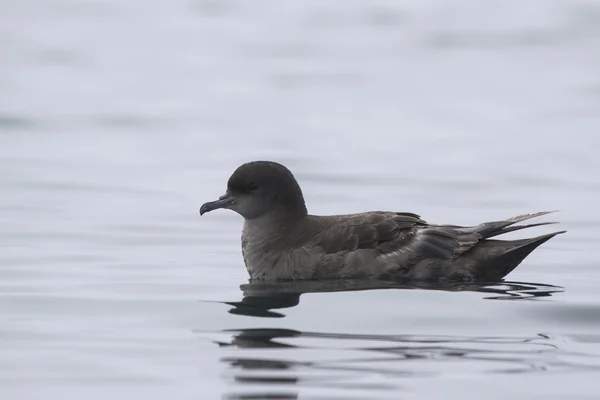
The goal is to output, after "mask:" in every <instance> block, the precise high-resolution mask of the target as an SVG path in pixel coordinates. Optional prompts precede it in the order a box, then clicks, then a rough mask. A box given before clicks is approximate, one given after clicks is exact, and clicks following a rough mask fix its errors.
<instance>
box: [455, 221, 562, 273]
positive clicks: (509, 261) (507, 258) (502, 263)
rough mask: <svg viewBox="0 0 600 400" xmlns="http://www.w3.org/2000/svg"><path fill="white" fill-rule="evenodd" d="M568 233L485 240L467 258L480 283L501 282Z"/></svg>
mask: <svg viewBox="0 0 600 400" xmlns="http://www.w3.org/2000/svg"><path fill="white" fill-rule="evenodd" d="M565 232H566V231H559V232H553V233H549V234H546V235H542V236H538V237H534V238H529V239H520V240H510V241H508V240H485V241H483V242H482V243H481V244H480V245H479V246H476V248H474V250H476V251H474V252H472V254H470V255H469V256H467V258H469V259H470V261H471V262H472V263H473V264H471V268H473V270H472V271H471V273H473V274H474V275H476V277H477V280H480V281H499V280H501V279H502V278H504V277H505V276H506V275H508V274H509V273H510V272H512V271H513V270H514V269H515V268H516V267H517V266H518V265H519V264H520V263H521V262H522V261H523V260H524V259H525V257H527V256H528V255H529V254H530V253H531V252H532V251H533V250H535V249H536V248H537V247H538V246H540V245H541V244H542V243H545V242H547V241H548V240H550V239H552V238H553V237H554V236H556V235H559V234H561V233H565Z"/></svg>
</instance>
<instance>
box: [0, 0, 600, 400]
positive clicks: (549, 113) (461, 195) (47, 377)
mask: <svg viewBox="0 0 600 400" xmlns="http://www.w3.org/2000/svg"><path fill="white" fill-rule="evenodd" d="M451 3H452V4H450V3H449V2H446V1H442V0H432V1H428V2H420V1H419V2H416V1H411V2H401V3H397V2H386V1H382V0H380V1H370V2H366V1H365V2H359V1H354V0H352V1H345V2H343V4H341V3H339V2H322V1H312V2H311V1H288V2H279V1H253V2H244V1H241V0H240V1H235V0H226V1H200V0H190V1H183V0H178V1H171V2H161V1H142V0H136V1H121V2H119V1H114V0H113V1H107V2H78V1H73V0H71V1H69V0H44V1H41V0H37V1H35V0H26V1H9V2H5V4H3V7H2V8H3V10H2V13H0V33H1V35H2V37H3V38H4V40H3V41H2V44H1V45H0V93H2V94H1V95H0V190H1V192H0V193H1V196H0V353H1V354H2V356H1V357H0V397H2V398H4V399H27V400H29V399H80V398H86V399H106V398H133V396H135V397H136V398H137V397H140V398H145V399H166V398H173V399H200V398H201V399H205V398H206V399H219V398H225V399H267V398H270V399H275V398H277V399H296V398H298V399H413V398H419V399H422V398H428V399H429V398H431V399H434V398H445V399H450V398H452V399H458V398H460V399H481V398H485V399H507V398H519V399H520V398H526V399H538V398H539V399H542V398H543V399H565V398H573V399H595V398H597V393H598V388H599V387H600V386H599V384H598V377H599V376H600V265H599V262H598V261H599V258H598V254H597V252H598V243H599V239H600V216H599V214H598V211H597V210H598V208H597V205H598V204H600V178H599V177H600V159H599V158H598V156H597V154H598V148H599V147H600V136H598V132H600V74H599V73H598V71H600V28H599V27H600V2H598V1H567V0H556V1H552V2H547V1H543V2H542V1H539V2H526V3H523V2H516V1H508V2H507V1H499V0H498V1H496V0H493V1H487V2H476V1H474V0H471V1H462V2H451ZM252 159H274V160H277V161H280V162H283V163H284V164H286V165H288V166H289V167H290V168H291V169H292V170H293V171H294V172H295V174H296V175H297V178H298V179H299V181H300V183H301V185H302V187H303V189H304V191H305V196H306V200H307V203H308V206H309V210H310V211H311V212H312V213H316V214H330V213H346V212H358V211H367V210H374V209H387V210H399V211H412V212H417V213H419V214H421V215H422V216H423V218H425V219H426V220H429V221H432V222H439V223H457V224H475V223H479V222H481V221H483V220H490V219H499V218H506V217H510V216H513V215H516V214H520V213H523V212H533V211H539V210H546V209H560V210H562V212H561V213H559V214H555V215H553V216H551V217H552V219H557V220H560V221H561V228H564V229H568V230H569V232H568V233H567V234H566V235H562V236H560V237H557V238H555V239H553V240H552V241H550V242H548V243H547V244H545V245H544V246H542V247H541V248H540V249H539V250H537V251H536V252H534V253H533V254H532V255H531V256H530V257H529V258H527V260H526V261H525V262H524V263H523V264H522V265H521V266H520V267H519V268H518V269H517V270H515V271H514V272H513V273H512V274H510V275H509V276H508V278H507V279H508V280H509V281H510V282H507V283H503V284H487V285H471V286H452V287H444V288H439V287H435V288H433V287H403V286H400V285H394V284H392V283H389V282H380V283H377V284H374V283H366V282H353V281H350V282H336V283H302V284H285V285H276V286H273V285H249V284H248V282H247V274H246V271H245V268H244V266H243V262H242V258H241V252H240V244H239V233H240V228H241V220H240V218H239V217H237V216H236V215H234V214H233V213H227V212H215V213H211V214H208V215H206V216H204V217H202V218H200V217H199V216H198V207H199V206H200V205H201V204H202V203H203V202H205V201H208V200H212V199H214V198H216V197H217V196H219V195H220V194H221V193H222V192H223V190H224V188H225V182H226V179H227V177H228V176H229V174H230V173H231V172H232V170H233V169H234V168H235V167H236V166H237V165H238V164H240V163H241V162H244V161H248V160H252ZM546 220H548V219H546ZM547 228H548V227H544V228H539V229H538V230H537V231H535V232H532V234H541V233H544V232H547V231H549V230H550V229H553V227H550V228H548V229H547Z"/></svg>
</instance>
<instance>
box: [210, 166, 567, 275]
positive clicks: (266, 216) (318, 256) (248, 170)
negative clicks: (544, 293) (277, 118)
mask: <svg viewBox="0 0 600 400" xmlns="http://www.w3.org/2000/svg"><path fill="white" fill-rule="evenodd" d="M219 208H225V209H229V210H233V211H235V212H237V213H238V214H240V215H241V216H242V217H244V228H243V231H242V254H243V257H244V262H245V264H246V268H247V270H248V273H249V274H250V278H251V279H252V280H324V279H379V280H427V281H462V282H477V281H485V282H491V281H500V280H501V279H502V278H504V277H505V276H506V275H507V274H508V273H510V272H511V271H512V270H513V269H515V268H516V267H517V266H518V265H519V264H520V263H521V261H523V259H524V258H525V257H527V256H528V255H529V253H531V252H532V251H533V250H534V249H535V248H537V247H538V246H539V245H541V244H542V243H544V242H546V241H547V240H549V239H551V238H553V237H554V236H556V235H558V234H560V233H564V232H565V231H559V232H553V233H549V234H546V235H542V236H538V237H534V238H528V239H520V240H497V239H492V238H493V237H496V236H498V235H501V234H504V233H508V232H513V231H517V230H521V229H525V228H530V227H533V226H540V225H547V224H552V223H554V222H541V223H534V224H525V225H516V224H517V223H519V222H522V221H525V220H529V219H531V218H535V217H539V216H542V215H545V214H548V213H550V212H552V211H545V212H538V213H534V214H524V215H519V216H517V217H513V218H509V219H506V220H502V221H494V222H484V223H482V224H479V225H477V226H457V225H434V224H429V223H427V222H425V221H424V220H423V219H421V217H420V216H419V215H417V214H413V213H409V212H389V211H371V212H364V213H359V214H347V215H331V216H318V215H310V214H308V212H307V209H306V205H305V203H304V196H303V195H302V190H301V189H300V185H299V184H298V182H297V181H296V179H295V178H294V176H293V175H292V173H291V172H290V171H289V170H288V169H287V168H286V167H285V166H283V165H281V164H278V163H276V162H272V161H253V162H249V163H246V164H243V165H241V166H240V167H238V168H237V169H236V170H235V172H234V173H233V174H232V175H231V177H230V178H229V181H228V182H227V191H226V193H225V194H224V195H223V196H221V197H219V199H218V200H216V201H211V202H208V203H205V204H204V205H202V207H201V208H200V215H202V214H204V213H207V212H209V211H212V210H216V209H219Z"/></svg>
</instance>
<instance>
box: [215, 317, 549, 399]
mask: <svg viewBox="0 0 600 400" xmlns="http://www.w3.org/2000/svg"><path fill="white" fill-rule="evenodd" d="M222 333H228V334H230V335H231V341H230V342H228V343H219V344H220V345H221V346H227V347H230V348H232V349H233V351H232V352H230V354H231V355H230V356H226V357H223V358H221V362H223V363H225V364H227V365H228V366H229V367H230V368H231V369H232V372H233V373H232V378H233V379H234V381H235V382H237V383H239V384H242V385H244V386H241V388H243V387H246V385H247V384H254V385H257V384H258V385H260V386H259V387H260V388H261V389H262V391H261V392H260V395H259V397H256V398H286V399H287V398H297V397H296V396H297V394H298V392H297V391H296V390H295V389H297V388H298V387H312V388H320V387H323V388H325V387H327V388H333V387H337V388H338V389H341V390H355V389H359V390H367V391H397V390H401V389H402V380H401V379H402V378H435V377H437V376H439V375H442V374H443V373H444V372H445V371H446V368H447V367H445V365H446V364H445V363H444V361H445V362H455V361H459V360H460V361H461V362H465V363H467V365H468V363H472V364H471V365H474V364H476V365H480V366H481V367H480V368H484V369H486V372H488V373H503V374H507V373H510V374H513V373H528V372H537V371H540V370H544V369H546V368H547V364H548V365H550V364H552V362H553V357H552V355H553V354H555V352H556V351H557V349H558V348H557V346H556V344H555V343H554V340H553V339H552V338H551V337H549V336H546V335H543V334H538V335H533V336H530V337H460V336H434V335H432V336H427V335H406V334H398V335H366V334H343V333H324V332H307V331H295V330H290V329H279V328H259V329H256V328H252V329H232V330H224V331H222ZM307 339H309V341H308V342H307ZM286 341H287V342H292V343H293V342H297V344H289V343H284V342H286ZM345 342H347V343H348V345H347V346H342V347H340V344H342V343H345ZM307 343H313V345H310V344H307ZM330 344H335V346H334V348H336V349H338V352H337V354H335V355H334V356H333V357H331V356H329V357H326V356H323V355H322V351H323V350H324V349H328V347H329V345H330ZM239 350H243V351H244V352H243V353H239V352H238V351H239ZM271 350H276V351H275V352H273V353H271ZM282 350H283V351H284V352H282ZM267 351H268V352H267ZM289 351H294V352H300V353H302V354H305V355H309V357H308V358H307V357H294V355H293V354H292V353H289ZM330 354H331V353H330ZM428 361H431V363H428ZM365 376H385V377H387V378H390V379H386V381H385V382H368V381H364V380H362V379H361V378H362V377H365ZM270 385H275V386H274V387H275V388H280V387H287V388H288V389H290V391H289V392H287V393H281V392H280V393H277V394H275V393H273V392H270V391H269V387H270ZM283 395H285V397H278V396H283ZM248 396H250V397H248ZM251 396H252V394H250V393H248V392H245V393H243V394H237V395H231V396H229V397H228V398H230V399H247V398H254V397H251ZM260 396H263V397H260ZM270 396H274V397H270Z"/></svg>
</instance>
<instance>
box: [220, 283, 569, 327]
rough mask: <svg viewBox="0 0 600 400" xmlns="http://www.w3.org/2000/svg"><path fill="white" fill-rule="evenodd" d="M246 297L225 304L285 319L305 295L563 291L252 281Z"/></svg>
mask: <svg viewBox="0 0 600 400" xmlns="http://www.w3.org/2000/svg"><path fill="white" fill-rule="evenodd" d="M240 289H241V291H242V294H243V298H242V300H240V301H233V302H225V304H228V305H230V306H233V308H232V309H230V310H229V312H230V313H231V314H239V315H247V316H254V317H267V318H283V317H285V315H284V314H282V313H279V312H276V311H272V310H277V309H283V308H291V307H295V306H297V305H298V304H299V303H300V296H301V295H302V294H305V293H325V292H351V291H360V290H383V289H397V290H407V289H427V290H443V291H449V292H465V291H466V292H479V293H486V294H490V296H486V297H484V299H490V300H525V299H532V298H539V297H548V296H552V295H553V294H555V293H560V292H563V291H564V289H563V288H562V287H560V286H553V285H546V284H541V283H525V282H497V283H469V284H465V283H450V282H445V283H437V282H436V283H430V282H419V283H414V282H406V283H402V282H395V281H392V282H387V281H375V280H332V281H300V282H298V281H295V282H251V283H247V284H244V285H241V286H240Z"/></svg>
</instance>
